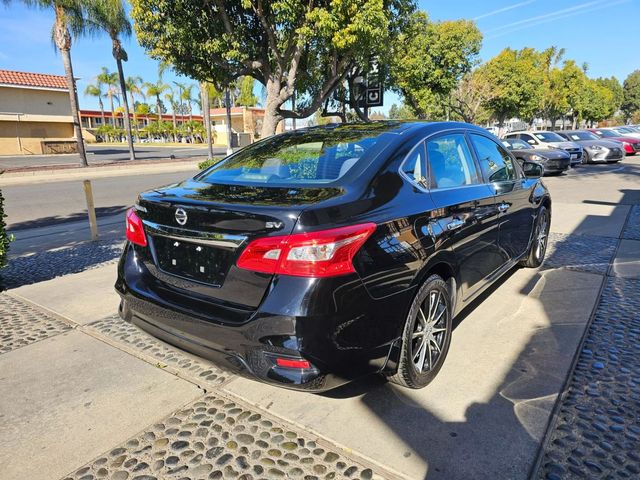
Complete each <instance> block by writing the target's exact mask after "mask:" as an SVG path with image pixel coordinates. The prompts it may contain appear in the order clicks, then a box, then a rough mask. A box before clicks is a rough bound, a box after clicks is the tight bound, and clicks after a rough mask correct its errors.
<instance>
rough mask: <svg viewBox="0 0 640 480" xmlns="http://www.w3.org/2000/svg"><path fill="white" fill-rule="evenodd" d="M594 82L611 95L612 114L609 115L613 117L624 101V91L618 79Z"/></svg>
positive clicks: (604, 79)
mask: <svg viewBox="0 0 640 480" xmlns="http://www.w3.org/2000/svg"><path fill="white" fill-rule="evenodd" d="M595 82H596V83H597V84H598V85H600V86H602V87H605V88H607V89H608V90H609V91H611V93H612V94H613V103H612V104H611V109H612V110H613V113H612V114H611V115H614V114H615V113H617V112H618V110H620V107H621V106H622V102H623V101H624V90H623V88H622V85H620V82H619V81H618V79H617V78H616V77H613V76H611V77H609V78H602V77H600V78H596V79H595Z"/></svg>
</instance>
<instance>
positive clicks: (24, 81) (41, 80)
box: [0, 70, 68, 91]
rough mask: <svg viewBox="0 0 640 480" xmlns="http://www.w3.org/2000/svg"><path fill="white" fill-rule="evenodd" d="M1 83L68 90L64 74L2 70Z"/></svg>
mask: <svg viewBox="0 0 640 480" xmlns="http://www.w3.org/2000/svg"><path fill="white" fill-rule="evenodd" d="M0 85H3V86H16V87H22V88H25V87H26V88H36V89H46V90H66V91H68V88H67V80H66V78H65V77H64V76H62V75H49V74H45V73H30V72H15V71H13V70H0Z"/></svg>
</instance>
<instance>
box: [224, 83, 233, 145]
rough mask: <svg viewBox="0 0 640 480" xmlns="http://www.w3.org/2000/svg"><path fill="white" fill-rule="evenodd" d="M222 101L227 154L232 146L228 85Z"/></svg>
mask: <svg viewBox="0 0 640 480" xmlns="http://www.w3.org/2000/svg"><path fill="white" fill-rule="evenodd" d="M224 103H225V104H226V109H227V155H231V154H232V153H233V147H232V143H231V135H232V133H231V94H230V93H229V87H227V89H226V90H225V92H224Z"/></svg>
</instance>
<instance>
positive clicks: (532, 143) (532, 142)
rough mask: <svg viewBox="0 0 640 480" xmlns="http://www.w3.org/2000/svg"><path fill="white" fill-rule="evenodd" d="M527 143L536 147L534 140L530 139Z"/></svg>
mask: <svg viewBox="0 0 640 480" xmlns="http://www.w3.org/2000/svg"><path fill="white" fill-rule="evenodd" d="M527 143H528V144H529V145H537V144H536V141H535V140H534V139H532V138H530V139H529V140H527Z"/></svg>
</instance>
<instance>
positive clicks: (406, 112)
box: [389, 103, 416, 120]
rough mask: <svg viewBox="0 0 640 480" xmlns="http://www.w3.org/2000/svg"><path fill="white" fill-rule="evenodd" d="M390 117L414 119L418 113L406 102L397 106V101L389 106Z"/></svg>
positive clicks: (393, 118)
mask: <svg viewBox="0 0 640 480" xmlns="http://www.w3.org/2000/svg"><path fill="white" fill-rule="evenodd" d="M389 118H390V119H392V120H413V119H415V118H416V114H415V113H413V111H412V110H411V107H409V106H408V105H405V104H404V103H403V104H402V105H400V106H397V105H396V104H395V103H394V104H393V105H391V107H390V108H389Z"/></svg>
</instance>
